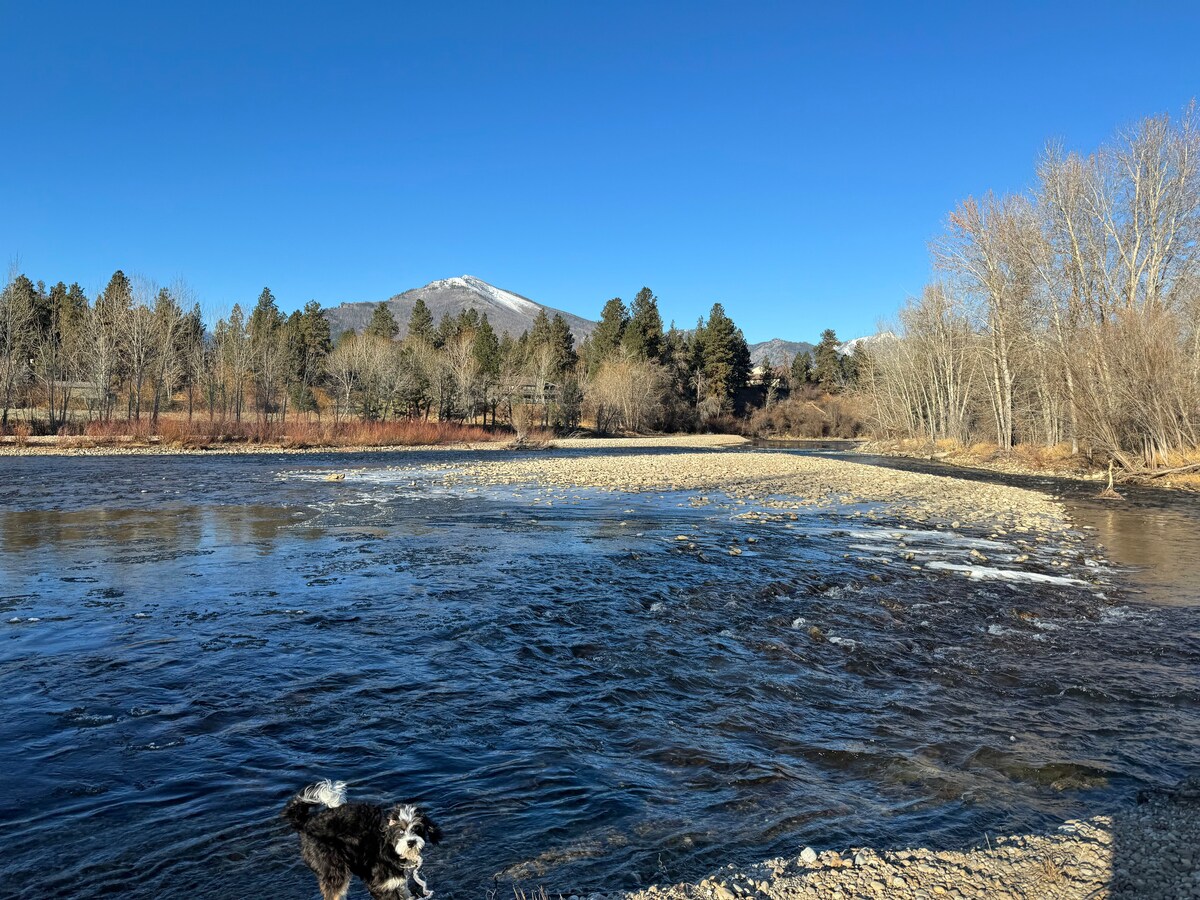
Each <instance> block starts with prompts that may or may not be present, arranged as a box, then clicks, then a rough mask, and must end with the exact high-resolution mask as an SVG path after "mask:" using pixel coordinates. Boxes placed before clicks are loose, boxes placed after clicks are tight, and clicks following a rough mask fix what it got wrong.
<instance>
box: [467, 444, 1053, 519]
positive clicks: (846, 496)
mask: <svg viewBox="0 0 1200 900" xmlns="http://www.w3.org/2000/svg"><path fill="white" fill-rule="evenodd" d="M671 441H674V442H673V443H671ZM694 441H695V439H687V440H686V441H685V440H680V439H669V438H668V439H662V438H660V439H656V440H654V441H653V442H652V443H650V442H648V443H645V444H640V443H638V442H615V443H614V442H606V443H605V444H603V445H602V446H605V447H606V448H610V449H613V450H614V451H618V450H619V451H620V452H613V453H604V454H587V455H578V454H568V453H541V454H532V455H527V456H521V457H518V458H503V459H475V460H472V461H469V462H464V464H462V465H454V464H447V466H446V468H447V470H448V471H447V473H446V476H445V477H446V480H447V481H471V482H474V483H476V484H485V485H487V484H492V485H496V484H537V485H539V486H540V487H543V488H545V490H546V492H547V494H546V497H545V499H546V501H548V502H553V500H554V492H559V493H560V494H561V492H563V491H570V490H573V489H599V490H608V491H628V492H646V491H677V490H689V491H712V492H714V493H716V492H720V493H722V494H725V495H727V496H729V497H732V498H734V499H735V500H736V501H739V502H741V503H744V504H754V505H756V506H759V507H767V508H768V509H771V510H778V511H779V514H780V515H785V514H786V512H787V511H788V510H792V509H799V508H802V507H834V506H838V507H845V506H848V505H854V504H863V505H864V506H866V505H870V508H866V509H864V510H862V511H858V512H856V513H855V512H852V513H851V515H861V516H865V517H868V518H904V519H907V520H908V521H910V522H912V523H914V524H916V525H921V524H925V523H929V524H937V523H944V524H949V525H951V526H953V527H958V526H960V525H966V524H969V525H973V526H976V527H982V528H987V529H989V530H992V531H996V532H998V533H1007V532H1008V531H1010V530H1017V531H1029V532H1045V531H1055V532H1058V531H1063V530H1065V529H1066V527H1067V526H1066V522H1065V518H1064V513H1063V509H1062V507H1061V506H1060V505H1059V504H1058V503H1056V502H1054V501H1053V500H1051V499H1049V498H1048V497H1046V496H1045V495H1043V494H1040V493H1036V492H1034V491H1027V490H1023V489H1020V488H1014V487H1008V486H1005V485H992V484H984V483H980V482H972V481H966V480H961V479H957V478H946V477H943V476H935V475H924V474H919V473H913V472H902V471H897V470H893V469H886V468H883V467H880V466H869V465H863V464H859V463H854V462H843V461H841V460H833V459H828V458H825V457H808V456H801V455H797V454H791V453H772V452H769V451H760V452H754V453H742V452H732V453H714V452H710V451H711V449H712V448H714V447H716V448H720V447H729V446H732V445H731V444H729V443H727V442H713V443H711V444H709V445H708V448H707V450H708V451H709V452H704V451H701V450H699V449H697V445H696V444H695V443H694ZM559 446H560V447H562V448H563V449H577V448H582V447H590V446H591V444H590V443H589V444H587V445H582V444H580V443H578V442H561V444H560V445H559Z"/></svg>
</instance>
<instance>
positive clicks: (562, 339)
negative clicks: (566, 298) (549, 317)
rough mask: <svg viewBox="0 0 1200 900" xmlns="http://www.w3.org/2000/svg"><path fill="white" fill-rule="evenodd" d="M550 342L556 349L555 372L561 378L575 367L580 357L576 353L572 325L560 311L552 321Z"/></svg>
mask: <svg viewBox="0 0 1200 900" xmlns="http://www.w3.org/2000/svg"><path fill="white" fill-rule="evenodd" d="M549 343H550V348H551V349H552V350H553V351H554V370H555V373H556V374H557V375H558V377H560V378H561V377H562V376H563V375H565V374H566V373H567V372H569V371H571V370H572V369H574V368H575V364H576V363H577V362H578V361H579V357H578V355H577V354H576V353H575V335H573V334H571V326H570V325H568V324H567V320H566V319H564V318H563V317H562V316H561V315H559V314H558V313H555V314H554V320H553V321H552V322H551V323H550V335H549Z"/></svg>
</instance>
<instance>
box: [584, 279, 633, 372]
mask: <svg viewBox="0 0 1200 900" xmlns="http://www.w3.org/2000/svg"><path fill="white" fill-rule="evenodd" d="M628 325H629V310H627V309H626V308H625V301H624V300H622V299H621V298H620V297H613V298H612V299H611V300H609V301H608V302H607V303H605V304H604V309H603V310H602V311H601V313H600V324H598V325H597V326H596V329H595V330H594V331H593V332H592V334H591V339H590V341H589V346H588V352H589V354H590V357H589V359H588V372H589V373H590V374H595V373H596V372H597V371H598V370H599V369H600V366H601V365H603V363H604V361H605V360H606V359H608V358H609V357H610V356H612V355H613V354H614V353H616V351H617V348H618V347H620V346H621V339H622V338H623V337H624V336H625V328H626V327H627V326H628Z"/></svg>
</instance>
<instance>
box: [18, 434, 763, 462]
mask: <svg viewBox="0 0 1200 900" xmlns="http://www.w3.org/2000/svg"><path fill="white" fill-rule="evenodd" d="M64 440H66V441H69V442H70V443H65V442H63V441H64ZM80 440H81V439H80V438H68V439H59V438H30V439H29V440H28V441H27V442H26V443H24V444H18V443H16V442H15V441H14V440H13V439H12V438H4V439H3V441H4V442H3V443H0V457H5V456H9V457H23V456H275V455H281V454H283V455H289V456H304V455H328V454H347V455H350V454H355V453H403V452H408V451H425V452H429V451H440V450H445V451H451V452H455V451H469V452H475V451H482V450H487V451H493V450H510V449H513V447H512V444H513V441H512V440H495V441H472V442H465V441H458V442H451V443H445V444H379V445H376V444H353V445H346V446H339V445H334V444H329V445H314V446H293V445H288V444H249V443H228V444H213V445H210V446H204V447H185V446H181V445H177V444H161V443H150V444H147V443H143V442H135V441H133V440H129V441H121V442H116V443H110V442H105V443H96V444H93V445H87V444H83V443H78V442H79V441H80ZM749 444H750V441H749V440H748V439H747V438H744V437H741V436H740V435H733V434H669V435H647V436H645V437H632V438H630V437H603V438H590V437H566V438H554V439H553V440H551V441H550V442H549V443H547V444H546V445H545V446H541V447H532V448H527V449H529V450H531V451H536V450H597V449H606V448H607V449H616V450H626V449H652V448H684V447H687V448H694V449H710V450H711V449H729V448H733V447H742V446H748V445H749Z"/></svg>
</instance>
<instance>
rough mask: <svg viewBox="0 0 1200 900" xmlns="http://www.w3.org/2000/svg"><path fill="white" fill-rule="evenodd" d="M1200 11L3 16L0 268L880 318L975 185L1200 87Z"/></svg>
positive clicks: (867, 322) (803, 327)
mask: <svg viewBox="0 0 1200 900" xmlns="http://www.w3.org/2000/svg"><path fill="white" fill-rule="evenodd" d="M1197 10H1200V4H1194V3H1193V4H1168V3H1153V4H1148V3H1138V4H1134V3H1128V4H1122V5H1108V4H1104V3H1078V4H1059V3H1029V4H1021V5H1009V6H1004V7H1002V6H1000V5H997V4H991V3H987V4H984V3H980V4H970V3H947V4H937V5H913V4H907V3H878V4H841V3H828V4H813V5H812V8H808V9H806V8H805V6H804V4H801V3H798V2H786V3H746V2H742V3H702V2H694V3H678V4H675V3H630V4H626V3H614V2H605V3H592V4H586V3H581V2H567V0H564V2H556V3H551V2H541V3H522V2H488V3H427V2H426V3H420V4H417V3H399V2H389V3H378V4H368V3H347V4H333V3H330V4H326V5H321V6H318V5H315V4H307V3H301V2H294V3H287V4H278V5H276V4H270V3H260V2H242V3H238V4H224V3H217V2H210V3H187V4H184V3H169V2H156V3H112V4H110V3H97V2H88V3H71V4H68V3H54V2H45V3H31V2H27V0H0V34H2V35H3V42H2V43H3V47H2V50H0V99H2V100H3V103H2V104H0V115H2V116H3V125H2V126H0V257H19V259H20V262H21V265H22V268H23V270H25V271H26V272H27V273H28V274H29V275H30V277H32V278H34V279H39V278H40V279H44V280H46V281H55V280H58V279H60V278H61V279H63V280H66V281H68V282H69V281H72V280H78V281H79V282H80V283H81V284H83V285H84V286H85V287H86V288H87V289H88V290H89V291H94V290H96V289H99V288H100V287H102V286H103V284H104V282H105V281H106V280H107V278H108V276H109V275H110V274H111V273H112V271H113V269H115V268H118V267H120V268H122V269H124V270H125V271H126V272H127V273H135V272H136V273H141V274H144V275H148V276H150V277H153V278H156V279H158V280H159V281H162V282H168V281H170V280H171V279H173V278H175V277H177V276H183V277H185V278H186V279H187V280H188V281H189V282H190V283H191V284H192V286H193V287H194V288H195V289H196V290H197V291H198V292H199V294H200V295H201V297H202V298H203V299H204V300H205V302H206V303H208V304H211V305H212V306H214V307H215V308H227V307H228V306H230V305H232V303H233V302H234V301H242V302H243V303H246V302H253V300H254V299H255V297H257V295H258V292H259V291H260V290H261V288H262V287H263V285H270V287H271V288H272V290H274V292H275V294H276V296H277V297H278V299H279V302H280V305H281V306H283V307H284V308H287V309H290V308H294V307H296V306H298V305H300V304H302V303H303V302H304V301H306V300H309V299H313V298H315V299H317V300H319V301H320V302H321V303H322V304H326V305H332V304H335V303H338V302H341V301H344V300H379V299H384V298H386V297H388V296H390V295H392V294H394V293H395V292H397V291H400V290H403V289H406V288H409V287H414V286H417V285H421V284H424V283H426V282H428V281H431V280H433V279H435V278H443V277H447V276H451V275H461V274H464V273H469V274H472V275H477V276H479V277H481V278H484V279H486V280H488V281H491V282H492V283H494V284H497V285H499V286H501V287H505V288H508V289H510V290H515V291H517V292H519V293H522V294H525V295H527V296H529V297H531V298H533V299H535V300H538V301H540V302H544V303H547V304H550V305H553V306H558V307H561V308H564V309H567V310H570V311H572V312H576V313H579V314H582V315H587V316H589V317H593V318H594V317H596V316H597V315H598V313H599V310H600V307H601V305H602V304H603V302H604V301H605V300H606V299H607V298H609V297H611V296H614V295H620V296H623V297H625V298H626V299H627V300H628V299H631V298H632V296H633V294H634V293H635V292H636V291H637V289H638V288H639V287H641V286H642V285H643V284H647V285H650V286H651V287H652V288H653V289H654V290H655V291H656V293H657V294H658V295H659V298H660V302H661V306H662V309H663V312H664V316H665V317H666V318H668V319H670V318H675V319H677V320H678V321H679V322H680V324H685V325H687V324H691V323H692V322H694V320H695V318H696V316H697V315H699V314H700V313H702V312H704V311H705V310H707V308H708V307H709V306H710V305H711V304H712V303H713V302H714V301H717V300H719V301H721V302H723V303H724V304H725V306H726V309H727V310H728V311H729V312H730V313H731V314H732V315H733V317H734V319H735V321H737V322H738V324H740V325H742V326H743V328H744V330H745V332H746V335H747V337H749V338H750V339H751V340H752V341H754V340H764V339H766V338H769V337H774V336H782V337H787V338H793V339H804V338H807V339H814V338H815V337H816V335H817V334H818V332H819V331H820V330H821V329H822V328H824V327H827V326H832V327H834V328H836V329H837V330H838V333H839V334H840V335H842V336H843V337H850V336H854V335H858V334H862V333H866V332H869V331H872V330H873V328H874V325H875V323H876V321H877V320H878V319H879V318H880V317H883V316H889V315H891V314H892V313H893V312H894V310H895V309H896V308H897V306H898V305H899V304H900V303H901V302H902V301H903V299H904V298H905V297H906V296H908V295H910V294H913V293H915V292H917V291H919V290H920V288H921V285H922V284H923V283H924V281H925V279H926V277H927V275H928V261H927V252H926V244H927V241H928V240H929V239H930V237H932V236H933V235H934V234H935V233H936V232H937V230H938V228H939V227H940V224H941V222H942V221H943V219H944V216H945V214H946V212H947V211H948V210H949V209H950V208H951V207H952V206H953V204H954V203H955V202H956V201H957V200H958V199H961V198H963V197H965V196H967V195H968V194H971V193H979V192H982V191H984V190H987V189H989V188H993V189H996V190H1000V191H1004V190H1018V189H1021V188H1023V187H1025V186H1026V185H1027V184H1028V183H1029V181H1030V180H1031V177H1032V171H1033V165H1034V161H1035V158H1036V156H1037V154H1038V153H1039V151H1040V150H1041V148H1042V147H1043V145H1044V144H1045V141H1046V140H1047V139H1048V138H1051V137H1059V138H1061V139H1063V140H1064V141H1065V142H1066V143H1067V144H1068V145H1069V146H1072V147H1077V148H1081V149H1090V148H1092V147H1094V146H1095V145H1096V144H1097V143H1098V142H1100V141H1101V140H1103V139H1104V138H1105V137H1106V136H1107V135H1108V134H1109V133H1111V132H1112V131H1113V130H1114V129H1115V128H1116V127H1117V126H1120V125H1123V124H1128V123H1130V122H1132V121H1133V120H1135V119H1137V118H1138V117H1140V116H1142V115H1145V114H1149V113H1158V112H1170V113H1172V114H1174V113H1178V112H1179V110H1180V109H1181V108H1182V107H1183V106H1184V105H1185V104H1186V103H1187V101H1188V100H1189V99H1190V98H1191V97H1192V96H1193V95H1195V94H1198V93H1200V12H1198V11H1197Z"/></svg>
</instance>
